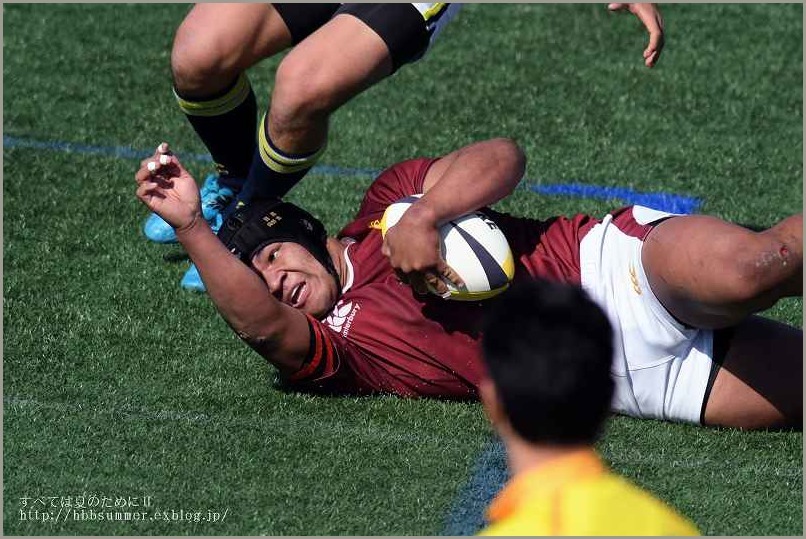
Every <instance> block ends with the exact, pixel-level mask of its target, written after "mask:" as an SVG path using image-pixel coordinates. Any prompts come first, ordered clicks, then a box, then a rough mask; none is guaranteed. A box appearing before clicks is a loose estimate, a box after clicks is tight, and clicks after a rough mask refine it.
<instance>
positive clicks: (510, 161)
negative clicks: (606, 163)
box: [383, 138, 526, 294]
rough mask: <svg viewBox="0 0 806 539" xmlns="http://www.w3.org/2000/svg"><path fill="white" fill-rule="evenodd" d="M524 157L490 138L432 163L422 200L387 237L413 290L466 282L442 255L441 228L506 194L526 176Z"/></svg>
mask: <svg viewBox="0 0 806 539" xmlns="http://www.w3.org/2000/svg"><path fill="white" fill-rule="evenodd" d="M525 166H526V158H525V156H524V154H523V151H522V150H521V149H520V148H519V147H518V145H517V144H515V142H513V141H512V140H509V139H504V138H499V139H492V140H487V141H483V142H478V143H475V144H470V145H468V146H465V147H463V148H460V149H459V150H456V151H454V152H451V153H449V154H447V155H446V156H444V157H443V158H441V159H440V160H439V161H437V162H436V163H434V164H433V165H432V166H431V168H430V169H429V171H428V173H427V174H426V177H425V180H424V183H423V191H424V192H425V194H424V195H423V197H422V198H421V199H420V200H419V201H418V202H416V203H415V204H413V205H412V207H411V208H410V209H409V210H408V211H407V212H406V213H405V214H404V216H403V217H402V218H401V220H400V222H398V224H397V225H395V226H394V227H392V228H391V229H390V230H389V232H388V233H387V234H386V238H385V241H384V247H383V249H384V254H385V255H386V256H388V257H389V261H390V263H391V264H392V267H394V268H395V269H396V270H398V272H399V273H402V274H403V277H404V278H405V279H407V280H408V281H409V282H411V284H412V286H414V288H415V290H417V291H418V292H422V293H425V291H426V287H425V282H428V284H430V285H431V286H433V287H434V288H435V289H436V290H437V292H438V293H440V294H442V293H445V292H446V291H447V287H446V285H445V283H444V281H443V279H447V280H449V281H451V282H452V283H454V284H455V285H459V286H461V285H462V284H463V283H462V282H461V280H460V279H459V278H458V276H457V275H456V274H455V272H454V271H453V270H452V269H451V268H450V267H449V266H448V265H447V264H446V263H445V261H444V260H443V259H442V258H441V256H440V254H439V234H438V232H437V231H438V228H439V225H440V224H442V223H445V222H446V221H449V220H450V219H453V218H456V217H459V216H460V215H464V214H466V213H468V212H470V211H473V210H477V209H478V208H481V207H483V206H488V205H491V204H494V203H496V202H498V201H499V200H501V199H502V198H504V197H506V196H508V195H509V194H510V193H512V191H513V190H514V189H515V187H516V186H517V185H518V182H520V180H521V178H522V177H523V173H524V169H525Z"/></svg>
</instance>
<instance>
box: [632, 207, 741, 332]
mask: <svg viewBox="0 0 806 539" xmlns="http://www.w3.org/2000/svg"><path fill="white" fill-rule="evenodd" d="M752 241H754V233H753V232H751V231H749V230H747V229H745V228H742V227H740V226H737V225H734V224H731V223H727V222H725V221H722V220H720V219H717V218H715V217H710V216H706V215H687V216H678V217H674V218H672V219H667V220H665V221H663V222H661V223H659V224H658V225H657V226H655V227H654V229H653V230H652V232H651V233H650V234H649V235H648V236H647V238H646V239H645V240H644V246H643V251H642V255H641V256H642V262H643V265H644V269H645V271H646V273H647V278H648V280H649V284H650V286H651V287H652V291H653V292H654V293H655V295H656V296H657V298H658V299H659V300H660V302H661V303H662V304H663V306H664V307H665V308H666V309H667V310H668V311H669V312H670V313H672V315H673V316H675V318H677V319H678V320H680V321H682V322H684V323H685V324H688V325H690V326H694V327H700V328H720V327H729V326H732V325H735V324H736V323H738V322H739V321H740V320H741V319H743V318H744V317H745V316H746V315H747V314H748V313H747V310H746V309H742V308H739V307H740V306H739V305H738V302H737V301H736V300H735V298H736V297H737V296H738V295H739V294H737V291H736V289H737V288H738V287H739V285H737V284H736V283H737V280H736V279H735V278H734V277H735V275H736V272H735V271H733V270H735V268H736V267H737V265H738V262H737V261H738V260H739V259H741V257H743V256H746V254H747V253H746V251H747V246H748V245H749V242H752Z"/></svg>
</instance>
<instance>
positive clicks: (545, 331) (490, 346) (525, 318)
mask: <svg viewBox="0 0 806 539" xmlns="http://www.w3.org/2000/svg"><path fill="white" fill-rule="evenodd" d="M487 314H488V316H487V317H486V320H485V325H484V334H483V337H482V349H483V352H484V357H485V362H486V366H487V371H488V373H489V376H490V378H491V379H492V381H493V383H494V384H495V386H496V389H497V393H498V398H499V399H500V400H501V404H502V406H503V408H504V413H505V414H506V416H507V418H508V419H509V422H510V424H511V425H512V428H513V429H514V430H515V432H517V433H518V434H519V435H520V436H521V437H522V438H524V439H526V440H528V441H530V442H534V443H549V444H556V445H576V444H581V443H584V444H593V443H594V442H595V441H596V439H597V438H598V437H599V434H600V432H601V429H602V426H603V424H604V421H605V418H606V417H607V414H608V411H609V409H610V401H611V398H612V396H613V380H612V378H611V376H610V364H611V362H612V357H613V334H612V329H611V326H610V323H609V321H608V319H607V316H606V315H605V314H604V312H603V311H602V310H601V309H600V308H599V307H598V306H597V305H596V304H595V303H594V302H593V301H592V300H591V299H590V298H589V297H588V296H587V294H586V293H585V292H584V291H583V290H582V289H581V288H579V287H576V286H571V285H565V284H557V283H550V282H548V281H542V280H537V281H526V282H522V283H517V284H516V285H514V286H512V287H511V288H510V290H508V291H507V292H505V293H504V294H503V295H502V296H501V297H499V298H497V299H496V300H495V304H494V305H493V306H492V308H491V309H490V311H489V312H488V313H487Z"/></svg>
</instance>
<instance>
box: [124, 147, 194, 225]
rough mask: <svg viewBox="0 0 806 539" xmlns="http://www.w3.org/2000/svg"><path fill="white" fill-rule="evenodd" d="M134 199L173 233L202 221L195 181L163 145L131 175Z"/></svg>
mask: <svg viewBox="0 0 806 539" xmlns="http://www.w3.org/2000/svg"><path fill="white" fill-rule="evenodd" d="M134 179H135V181H136V182H137V198H139V199H140V201H141V202H142V203H143V204H145V205H146V206H147V207H148V209H150V210H151V211H153V212H154V213H156V214H157V215H159V216H160V217H162V218H163V219H165V221H166V222H167V223H168V224H170V225H171V226H172V227H174V228H175V229H177V230H182V229H185V228H188V227H190V226H192V225H193V224H194V223H196V222H197V221H198V220H200V219H201V220H203V219H202V210H201V200H200V197H199V188H198V186H197V185H196V180H194V179H193V177H192V176H191V175H190V173H189V172H188V171H187V170H185V167H183V166H182V164H181V163H180V162H179V159H177V158H176V156H175V155H173V153H172V152H171V149H170V148H169V147H168V143H166V142H163V143H162V144H160V145H159V147H158V148H157V151H156V152H155V153H154V155H153V156H151V157H149V158H148V159H145V160H143V162H141V163H140V169H139V170H138V171H137V172H136V173H135V175H134Z"/></svg>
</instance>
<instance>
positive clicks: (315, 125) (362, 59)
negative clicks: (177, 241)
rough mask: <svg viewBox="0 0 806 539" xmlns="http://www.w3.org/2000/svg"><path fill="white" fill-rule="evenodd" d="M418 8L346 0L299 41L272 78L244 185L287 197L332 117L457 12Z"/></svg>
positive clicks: (319, 149)
mask: <svg viewBox="0 0 806 539" xmlns="http://www.w3.org/2000/svg"><path fill="white" fill-rule="evenodd" d="M419 6H421V7H420V8H416V7H415V6H414V5H413V4H345V5H343V6H342V7H341V8H340V9H339V10H338V11H337V13H336V15H335V16H334V17H333V18H332V19H331V20H330V21H329V22H327V23H326V24H324V25H323V26H322V27H321V28H319V29H318V30H317V31H315V32H314V33H312V34H311V35H310V36H309V37H307V38H306V39H304V40H303V41H302V42H301V43H299V44H298V45H297V46H295V47H294V49H293V50H292V51H291V52H290V53H289V54H288V56H286V58H285V59H284V60H283V61H282V63H281V64H280V66H279V68H278V70H277V74H276V76H275V85H274V89H273V92H272V96H271V105H270V109H269V112H268V113H267V115H266V116H265V117H264V120H263V122H262V123H261V125H260V127H259V129H258V141H259V148H258V151H257V152H256V154H255V157H254V159H253V161H252V168H251V170H250V172H249V179H248V182H247V184H248V187H247V191H248V190H250V188H253V189H254V190H255V195H256V196H260V197H272V196H282V195H284V194H285V193H286V192H287V191H288V190H289V189H290V188H291V187H293V186H294V185H295V184H296V182H298V181H299V180H300V179H301V178H302V177H303V176H304V175H305V174H306V173H307V171H308V170H310V168H311V167H312V166H313V165H314V164H315V163H316V161H317V160H318V159H319V157H320V156H321V155H322V153H323V152H324V149H325V146H326V143H327V133H328V121H329V118H330V115H331V114H332V113H333V112H334V111H335V110H336V109H338V108H339V107H340V106H341V105H343V104H344V103H346V102H347V101H349V100H350V99H352V98H353V97H355V96H356V95H358V94H359V93H361V92H363V91H364V90H366V89H367V88H369V87H371V86H372V85H374V84H376V83H378V82H379V81H381V80H382V79H384V78H386V77H388V76H389V75H391V74H392V73H394V72H395V71H396V70H397V69H398V68H399V67H400V66H402V65H403V64H405V63H408V62H412V61H414V60H416V59H418V58H419V57H420V56H422V54H424V53H425V51H426V50H427V48H428V47H429V45H430V43H431V41H432V38H433V36H435V35H436V33H438V30H439V29H441V28H442V27H443V26H444V24H445V23H447V21H448V20H449V19H450V17H451V16H452V15H453V13H454V12H455V10H456V8H455V7H454V8H453V9H451V8H449V7H447V6H446V5H445V4H421V5H419ZM423 6H426V7H423ZM249 196H251V193H247V194H246V196H245V197H244V198H245V199H246V200H248V198H249Z"/></svg>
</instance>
